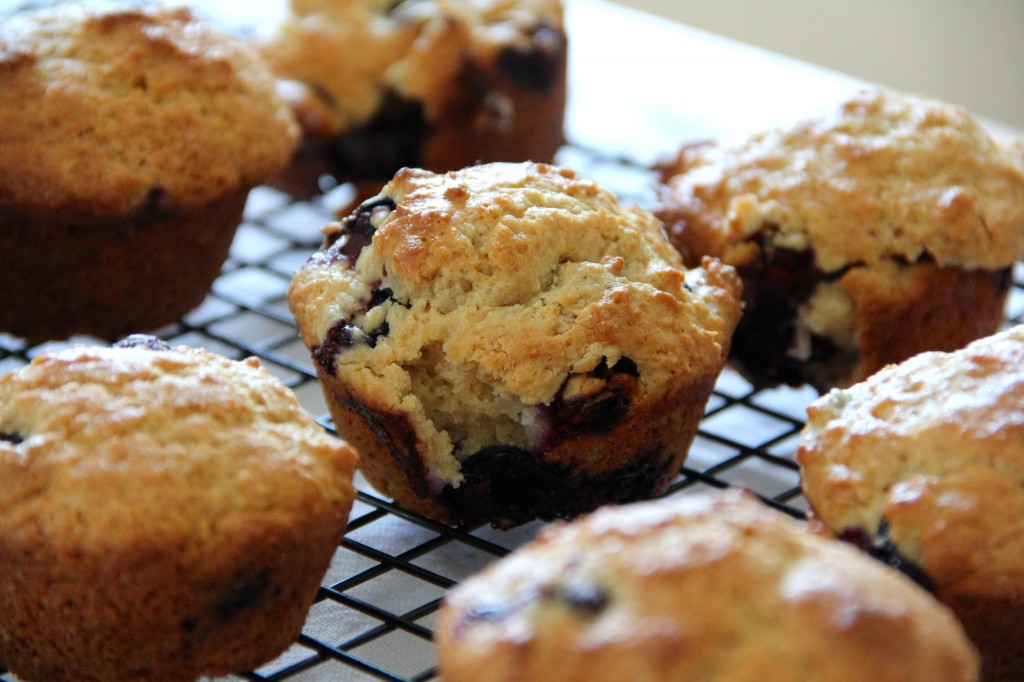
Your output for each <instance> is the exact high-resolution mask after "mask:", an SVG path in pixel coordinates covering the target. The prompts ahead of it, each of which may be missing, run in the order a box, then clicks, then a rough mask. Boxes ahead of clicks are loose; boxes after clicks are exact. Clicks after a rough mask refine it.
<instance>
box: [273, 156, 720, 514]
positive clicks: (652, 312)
mask: <svg viewBox="0 0 1024 682" xmlns="http://www.w3.org/2000/svg"><path fill="white" fill-rule="evenodd" d="M738 295H739V283H738V281H737V279H736V277H735V273H734V272H733V271H732V269H731V268H728V267H724V266H722V265H721V264H719V263H718V262H717V261H713V260H710V259H709V260H707V261H705V263H704V265H703V267H700V268H694V269H690V270H686V269H684V268H683V267H682V264H681V262H680V259H679V256H678V254H677V253H676V252H675V251H674V250H673V249H672V247H671V245H669V243H668V241H667V240H666V239H665V238H664V235H663V234H662V232H661V226H660V224H659V223H658V221H657V220H656V219H655V218H654V217H653V216H652V215H651V214H649V213H647V212H645V211H642V210H641V209H639V208H636V207H623V206H621V205H619V203H618V201H617V200H616V198H615V196H614V195H612V194H611V193H610V192H608V191H607V190H605V189H603V188H601V187H600V186H599V185H597V184H596V183H594V182H593V181H591V180H588V179H586V178H582V177H579V176H577V175H576V174H575V173H574V172H573V171H571V170H568V169H563V168H558V167H554V166H547V165H543V164H531V163H522V164H508V163H495V164H486V165H481V166H474V167H469V168H466V169H464V170H461V171H453V172H449V173H446V174H434V173H431V172H429V171H424V170H410V169H405V170H402V171H400V172H399V173H398V174H397V175H396V176H395V178H394V179H393V180H392V181H391V182H390V183H388V185H387V186H386V187H385V188H384V189H383V191H382V192H381V194H380V195H379V196H377V197H375V198H373V199H371V200H369V201H367V202H366V203H364V204H363V205H362V206H360V207H359V208H358V209H357V210H356V211H355V212H354V213H353V214H352V215H350V216H349V217H347V218H346V219H345V220H344V221H342V222H341V223H337V224H334V225H331V226H329V227H328V228H327V230H326V237H325V241H324V244H323V248H322V249H321V250H320V251H319V252H318V253H316V254H315V255H313V257H312V258H311V259H310V260H309V261H308V263H307V264H306V265H305V266H304V267H303V268H301V269H300V270H299V271H298V272H297V273H296V274H295V277H294V278H293V280H292V284H291V289H290V291H289V295H288V296H289V302H290V303H291V307H292V310H293V311H294V313H295V317H296V320H297V322H298V327H299V330H300V332H301V334H302V338H303V340H304V341H305V343H306V345H307V346H308V347H309V349H310V351H311V354H312V357H313V358H314V359H315V365H316V368H317V372H318V373H319V376H320V380H321V383H322V386H323V389H324V393H325V396H326V398H327V401H328V404H329V406H330V408H331V413H332V415H333V416H334V420H335V423H336V426H337V428H338V431H339V432H340V433H341V434H342V435H343V436H344V437H345V438H346V439H348V440H350V441H352V442H353V443H354V444H355V445H356V447H357V448H358V449H359V450H360V452H362V454H363V459H362V463H361V465H362V470H363V472H364V473H365V474H366V478H367V479H368V480H369V481H370V483H372V484H373V485H374V486H375V487H376V488H377V489H378V490H379V491H381V492H383V493H384V494H386V495H388V496H390V497H393V498H394V499H395V500H397V501H398V502H400V503H401V504H403V505H405V506H406V507H408V508H409V509H412V510H414V511H417V512H420V513H423V514H425V515H427V516H430V517H432V518H435V519H438V520H442V521H446V522H462V523H471V522H474V521H477V520H485V521H489V522H491V523H493V524H495V525H499V526H510V525H515V524H518V523H521V522H524V521H526V520H530V519H533V518H535V517H540V518H549V517H563V516H574V515H576V514H579V513H582V512H584V511H589V510H590V509H592V508H594V507H596V506H597V505H599V504H601V503H604V502H609V501H623V500H632V499H639V498H643V497H648V496H650V495H653V494H656V493H657V492H659V491H660V490H662V489H663V488H664V487H665V486H666V485H667V484H668V482H669V481H670V480H671V479H673V478H674V477H675V476H676V475H677V473H678V468H679V466H680V464H681V463H682V461H683V458H684V457H685V453H686V451H687V449H688V447H689V444H690V442H691V440H692V438H693V435H694V433H695V431H696V427H697V423H698V421H699V420H700V417H701V415H702V413H703V410H704V406H705V404H706V402H707V399H708V397H709V396H710V392H711V389H712V386H713V384H714V382H715V379H716V377H717V376H718V374H719V372H720V371H721V368H722V364H723V363H724V360H725V355H726V353H727V352H728V346H729V339H730V336H731V333H732V330H733V327H734V326H735V323H736V319H737V317H738V316H739V304H738Z"/></svg>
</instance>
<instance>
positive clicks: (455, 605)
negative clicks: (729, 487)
mask: <svg viewBox="0 0 1024 682" xmlns="http://www.w3.org/2000/svg"><path fill="white" fill-rule="evenodd" d="M436 632H437V639H438V652H439V663H440V672H441V674H442V675H443V676H444V678H445V679H446V680H451V682H462V681H464V680H465V681H468V680H474V681H476V682H489V681H491V680H495V681H496V680H504V681H511V680H524V679H544V680H551V681H552V682H555V681H559V682H560V681H562V680H592V681H595V682H598V681H602V680H623V679H632V680H638V681H642V682H660V681H666V682H667V681H668V680H698V679H700V680H766V679H771V680H794V681H795V680H808V679H814V680H843V681H850V680H922V681H923V680H974V679H977V678H978V677H977V673H978V659H977V655H976V653H975V652H974V650H973V648H972V647H971V645H970V644H969V642H968V641H967V640H966V638H965V637H964V634H963V631H962V630H961V629H960V627H959V625H958V624H957V623H956V621H955V619H954V618H953V617H952V615H951V614H950V612H949V611H948V610H947V609H946V608H945V607H943V606H941V605H939V604H938V603H937V602H935V601H934V600H933V599H932V598H931V597H930V596H929V595H928V594H927V593H926V592H925V591H923V590H921V589H919V588H918V587H916V586H915V585H914V584H913V583H911V582H910V581H909V580H906V579H905V578H904V577H903V576H900V575H899V574H897V573H895V572H892V571H889V570H887V569H885V568H884V567H882V566H880V565H877V564H875V563H874V562H872V561H870V560H868V559H866V558H865V557H863V556H860V555H858V553H857V552H855V551H851V550H850V548H848V547H845V546H842V545H841V544H840V543H835V542H831V541H827V540H824V539H822V538H818V537H815V536H813V535H812V534H810V533H807V532H806V531H805V530H803V529H802V528H800V527H799V526H798V525H797V523H796V522H795V521H793V520H792V519H788V518H786V517H784V516H782V515H781V514H779V513H778V512H775V511H772V510H769V509H767V508H766V507H764V506H763V505H761V504H760V503H758V502H757V501H756V500H754V499H753V498H752V497H747V496H745V495H743V494H741V493H739V492H738V491H729V492H726V493H720V494H714V495H698V496H693V497H683V498H677V499H672V500H660V501H657V502H647V503H637V504H633V505H627V506H624V507H618V508H615V507H607V508H605V509H602V510H599V511H597V512H595V513H594V514H592V515H590V516H588V517H585V518H583V519H580V520H578V521H576V522H574V523H571V524H558V525H556V526H553V527H548V528H545V529H544V530H542V531H541V533H540V535H539V537H538V539H537V540H536V541H534V542H533V543H530V544H529V545H526V546H524V547H522V548H520V549H519V550H517V551H516V552H514V553H513V554H511V555H510V556H508V557H506V558H504V559H502V560H500V561H498V562H497V563H495V564H493V565H491V566H489V567H488V568H486V569H484V570H483V571H482V572H480V573H479V574H477V575H475V576H473V577H471V578H469V579H467V580H466V581H465V582H463V583H462V584H461V585H459V586H457V587H455V588H454V589H453V590H452V591H451V592H449V594H448V595H447V596H446V598H445V602H444V604H443V606H442V609H441V612H440V614H439V618H438V626H437V629H436Z"/></svg>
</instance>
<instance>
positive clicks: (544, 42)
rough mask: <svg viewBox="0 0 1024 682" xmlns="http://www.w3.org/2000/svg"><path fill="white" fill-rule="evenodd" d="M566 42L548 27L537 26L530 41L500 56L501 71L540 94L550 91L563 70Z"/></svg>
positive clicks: (503, 49) (558, 33)
mask: <svg viewBox="0 0 1024 682" xmlns="http://www.w3.org/2000/svg"><path fill="white" fill-rule="evenodd" d="M564 51H565V39H564V38H563V37H562V34H561V33H560V32H559V31H556V30H554V29H552V28H551V27H549V26H543V25H541V26H535V27H534V28H533V30H532V31H531V33H530V41H529V43H528V44H524V45H509V46H507V47H504V48H502V50H501V51H500V52H499V53H498V57H497V66H498V70H499V71H501V72H502V73H504V74H505V75H507V76H509V77H510V78H512V79H513V80H514V81H516V82H517V83H520V84H521V85H524V86H526V87H528V88H531V89H533V90H536V91H538V92H544V91H546V90H548V89H550V88H551V86H552V85H554V83H555V79H556V78H557V77H558V74H559V72H560V70H561V63H562V54H563V52H564Z"/></svg>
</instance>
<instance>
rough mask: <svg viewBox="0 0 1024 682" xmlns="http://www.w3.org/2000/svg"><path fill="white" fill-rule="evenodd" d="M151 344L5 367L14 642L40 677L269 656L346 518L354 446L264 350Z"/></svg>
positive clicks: (290, 631)
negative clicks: (245, 353) (229, 353)
mask: <svg viewBox="0 0 1024 682" xmlns="http://www.w3.org/2000/svg"><path fill="white" fill-rule="evenodd" d="M134 343H137V344H139V345H134V346H131V347H117V348H105V347H104V348H99V347H95V348H91V347H73V348H70V349H68V350H63V351H59V352H45V353H43V354H42V355H40V356H39V357H37V358H36V359H35V360H34V361H33V362H32V363H31V364H29V365H28V366H26V367H24V368H22V369H20V370H17V371H15V372H12V373H9V374H6V375H4V376H3V377H0V538H2V539H3V540H2V541H0V610H2V611H3V613H4V614H5V618H4V623H3V624H2V625H0V660H3V661H4V663H5V664H6V665H7V666H8V667H9V668H11V669H12V670H13V671H14V672H16V673H17V674H19V675H23V676H25V677H26V678H27V679H53V680H87V679H90V680H91V679H101V678H103V677H104V676H108V675H109V676H113V677H118V678H119V679H127V678H130V677H133V676H141V677H144V678H145V679H154V680H163V679H167V680H173V679H188V678H193V677H195V676H198V675H200V674H226V673H228V672H233V671H238V670H243V669H247V668H252V667H255V666H258V665H259V664H260V663H262V662H265V661H267V660H269V659H271V658H273V657H274V656H275V655H277V654H278V653H280V652H281V651H282V650H283V649H284V648H286V647H287V646H288V645H289V644H290V643H291V642H292V641H293V640H294V639H295V637H296V636H297V635H298V632H299V629H300V628H301V625H302V623H303V621H304V619H305V614H306V612H307V610H308V609H309V606H310V604H311V603H312V600H313V596H314V594H315V592H316V590H317V588H318V587H319V580H320V578H321V577H322V575H323V572H324V571H325V570H326V568H327V564H328V562H329V560H330V557H331V556H332V555H333V553H334V550H335V549H336V547H337V544H338V542H339V541H340V539H341V535H342V533H343V532H344V529H345V525H346V521H347V518H348V513H349V508H350V506H351V503H352V498H353V495H354V492H353V489H352V486H351V477H352V474H353V469H354V466H355V459H356V455H355V453H354V451H353V450H351V449H350V448H349V447H348V446H347V445H345V444H344V443H342V442H341V441H339V440H338V439H337V438H335V437H333V436H329V435H328V434H326V433H325V432H324V431H323V429H322V428H320V427H319V425H317V424H316V422H315V421H313V419H312V418H311V417H310V416H308V415H307V414H305V413H304V412H303V411H302V409H301V408H300V407H299V405H298V401H297V400H296V398H295V396H294V395H293V394H292V393H291V392H290V391H288V389H286V388H285V387H284V386H283V385H282V384H281V383H280V382H279V381H278V380H276V379H274V378H273V377H272V376H271V375H270V374H269V373H268V372H267V371H266V370H265V369H263V368H261V367H260V366H259V364H258V362H257V361H256V360H255V359H250V360H246V361H240V362H236V361H231V360H228V359H226V358H223V357H220V356H215V355H212V354H209V353H206V352H203V351H197V350H193V349H189V348H185V347H178V348H174V349H170V348H166V347H164V346H162V345H161V344H159V343H157V342H155V340H153V339H151V338H150V339H148V340H143V341H141V342H139V341H137V340H136V341H135V342H134ZM68 632H76V633H77V634H76V636H75V637H73V638H69V637H67V636H66V634H67V633H68Z"/></svg>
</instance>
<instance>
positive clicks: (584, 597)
mask: <svg viewBox="0 0 1024 682" xmlns="http://www.w3.org/2000/svg"><path fill="white" fill-rule="evenodd" d="M542 597H543V598H544V599H547V600H550V601H554V602H558V603H560V604H564V605H565V606H566V607H567V608H568V609H569V610H570V611H572V612H573V613H575V614H576V615H577V616H578V617H579V618H583V619H588V620H589V619H591V618H596V617H597V616H600V615H601V614H602V613H603V612H604V610H605V609H607V608H608V605H609V603H610V602H611V597H610V595H609V594H608V591H607V590H605V589H604V588H603V587H600V586H599V585H595V584H593V583H590V582H582V581H575V582H570V583H567V584H562V585H557V586H551V587H549V589H547V590H545V591H544V592H543V593H542Z"/></svg>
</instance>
